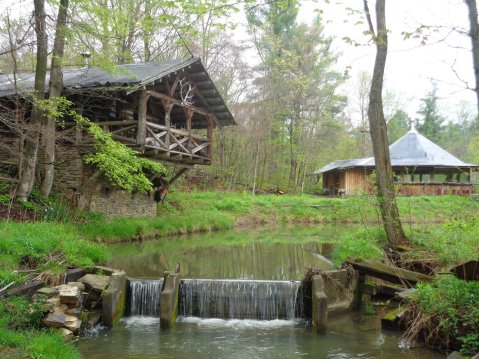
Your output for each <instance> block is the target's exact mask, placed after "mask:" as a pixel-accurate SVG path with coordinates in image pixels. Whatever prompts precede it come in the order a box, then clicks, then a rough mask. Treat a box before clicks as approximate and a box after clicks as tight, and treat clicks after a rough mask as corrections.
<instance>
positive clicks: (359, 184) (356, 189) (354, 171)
mask: <svg viewBox="0 0 479 359" xmlns="http://www.w3.org/2000/svg"><path fill="white" fill-rule="evenodd" d="M366 171H367V170H365V169H363V168H349V169H347V170H345V171H344V173H345V176H344V177H345V186H344V187H343V188H344V189H345V190H346V195H348V196H351V195H356V194H360V193H363V192H364V191H366V190H367V187H368V185H367V176H368V175H369V174H368V173H367V172H366Z"/></svg>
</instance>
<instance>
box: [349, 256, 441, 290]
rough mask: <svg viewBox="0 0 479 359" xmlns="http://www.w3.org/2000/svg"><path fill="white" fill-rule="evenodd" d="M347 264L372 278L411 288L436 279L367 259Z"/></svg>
mask: <svg viewBox="0 0 479 359" xmlns="http://www.w3.org/2000/svg"><path fill="white" fill-rule="evenodd" d="M346 263H348V264H351V265H352V266H353V267H354V269H356V270H358V271H360V272H363V273H364V274H366V275H369V276H371V277H375V278H379V279H383V280H386V281H388V282H392V283H397V284H402V285H406V286H409V287H411V286H412V285H414V284H416V283H417V282H426V283H430V282H432V281H433V279H434V277H432V276H428V275H425V274H422V273H417V272H413V271H410V270H407V269H403V268H399V267H393V266H388V265H386V264H384V263H380V262H373V261H369V260H365V259H353V258H348V259H347V260H346Z"/></svg>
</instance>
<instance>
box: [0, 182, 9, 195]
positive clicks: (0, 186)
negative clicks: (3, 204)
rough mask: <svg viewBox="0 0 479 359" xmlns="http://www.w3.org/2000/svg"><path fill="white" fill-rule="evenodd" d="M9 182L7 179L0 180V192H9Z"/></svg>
mask: <svg viewBox="0 0 479 359" xmlns="http://www.w3.org/2000/svg"><path fill="white" fill-rule="evenodd" d="M10 186H11V184H10V183H9V182H7V181H2V180H0V194H2V195H3V194H9V193H10Z"/></svg>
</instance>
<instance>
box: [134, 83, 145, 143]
mask: <svg viewBox="0 0 479 359" xmlns="http://www.w3.org/2000/svg"><path fill="white" fill-rule="evenodd" d="M147 102H148V93H147V92H146V90H141V91H140V94H139V97H138V129H137V132H136V143H137V144H138V145H144V144H145V143H146V108H147V106H146V104H147Z"/></svg>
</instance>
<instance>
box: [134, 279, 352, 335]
mask: <svg viewBox="0 0 479 359" xmlns="http://www.w3.org/2000/svg"><path fill="white" fill-rule="evenodd" d="M129 283H130V291H129V292H130V302H129V313H130V315H135V314H140V315H153V316H157V315H159V317H160V325H161V327H162V328H163V329H168V328H171V327H172V326H173V325H174V323H175V321H176V318H177V316H178V315H182V316H195V317H202V318H222V319H259V320H273V319H288V320H291V319H299V318H305V312H306V311H305V310H304V308H303V302H304V297H305V296H306V297H309V296H311V298H312V301H311V302H312V308H311V311H310V313H311V319H312V324H313V326H314V327H315V328H316V330H317V332H318V333H325V332H326V330H327V324H328V316H331V315H335V314H340V313H344V312H347V311H349V310H352V309H354V307H355V304H356V303H357V299H358V294H357V291H358V275H357V273H356V272H354V271H347V270H333V271H325V272H321V274H319V275H315V276H313V278H312V291H311V293H303V291H302V289H301V286H300V282H298V281H264V280H215V279H183V280H180V276H179V274H178V273H169V272H166V273H165V277H164V279H163V280H138V279H136V280H130V281H129ZM160 283H161V284H162V287H161V284H160ZM132 286H134V289H133V288H132ZM160 287H161V289H160ZM160 290H161V293H159V291H160ZM133 291H134V293H135V295H134V296H133V295H132V294H131V293H133ZM145 295H146V296H147V297H148V296H150V295H151V296H152V298H145ZM153 297H154V298H153ZM158 297H159V300H158ZM148 299H150V300H148ZM145 303H147V304H148V308H143V307H141V308H140V307H139V306H141V305H143V306H144V305H145ZM155 303H156V304H155ZM145 310H146V311H145Z"/></svg>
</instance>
